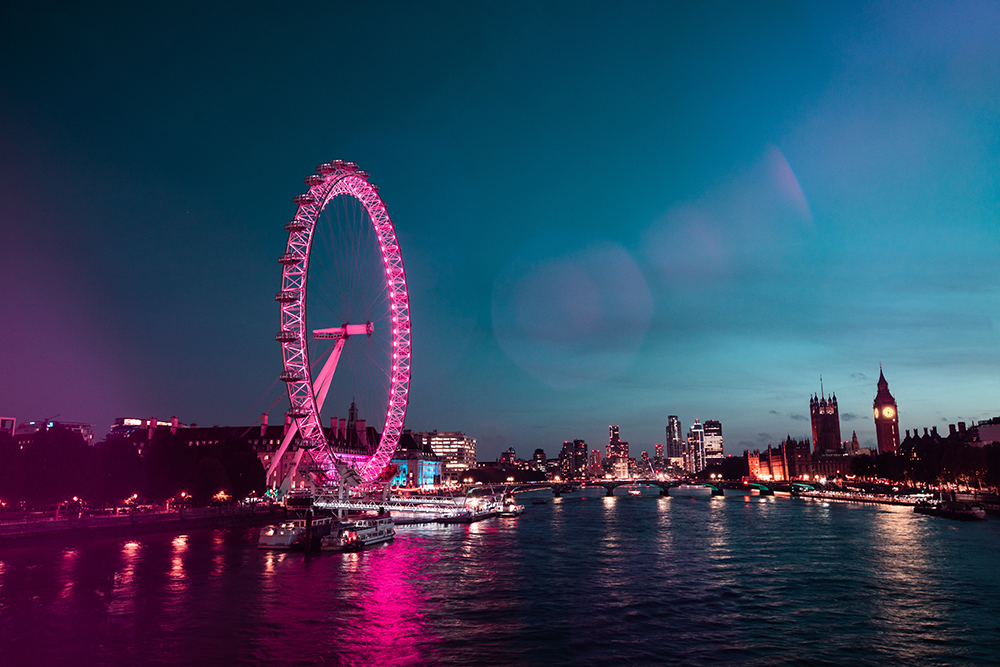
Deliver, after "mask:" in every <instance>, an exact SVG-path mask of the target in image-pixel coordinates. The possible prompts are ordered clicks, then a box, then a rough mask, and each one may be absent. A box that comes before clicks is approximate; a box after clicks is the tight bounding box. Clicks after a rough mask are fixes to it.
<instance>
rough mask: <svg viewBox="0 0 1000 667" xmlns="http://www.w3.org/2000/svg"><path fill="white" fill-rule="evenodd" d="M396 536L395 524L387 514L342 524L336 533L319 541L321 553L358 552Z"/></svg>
mask: <svg viewBox="0 0 1000 667" xmlns="http://www.w3.org/2000/svg"><path fill="white" fill-rule="evenodd" d="M395 536H396V522H395V521H394V520H393V518H392V517H391V516H389V515H388V514H384V515H379V516H372V517H368V518H364V519H357V520H355V521H348V522H347V523H342V524H341V525H340V527H339V529H338V531H337V532H336V533H330V534H329V535H327V536H326V537H324V538H323V539H322V540H320V549H321V550H323V551H358V550H360V549H364V548H365V547H367V546H371V545H373V544H379V543H380V542H387V541H389V540H391V539H392V538H393V537H395Z"/></svg>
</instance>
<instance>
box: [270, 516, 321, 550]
mask: <svg viewBox="0 0 1000 667" xmlns="http://www.w3.org/2000/svg"><path fill="white" fill-rule="evenodd" d="M306 521H307V519H306V517H299V518H295V519H292V520H291V521H285V522H283V523H279V524H275V525H273V526H264V527H263V528H261V529H260V537H259V538H258V539H257V548H258V549H299V548H302V547H304V546H305V540H306ZM332 527H333V518H332V517H328V516H314V517H312V527H311V530H312V539H313V540H319V539H321V538H323V537H324V536H326V535H329V534H330V529H331V528H332Z"/></svg>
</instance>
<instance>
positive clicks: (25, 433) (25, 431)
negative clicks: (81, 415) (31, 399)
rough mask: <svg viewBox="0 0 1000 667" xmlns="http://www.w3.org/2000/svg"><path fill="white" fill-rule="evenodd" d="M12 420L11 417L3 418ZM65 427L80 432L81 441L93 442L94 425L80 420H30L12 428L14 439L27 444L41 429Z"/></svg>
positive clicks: (89, 443)
mask: <svg viewBox="0 0 1000 667" xmlns="http://www.w3.org/2000/svg"><path fill="white" fill-rule="evenodd" d="M5 419H10V420H11V421H13V418H5ZM58 428H61V429H65V430H67V431H72V432H73V433H78V434H80V437H81V438H83V441H84V442H85V443H87V444H88V445H93V444H94V425H93V424H84V423H82V422H59V421H52V420H49V421H31V422H21V423H20V424H18V425H17V427H16V428H15V429H14V433H13V436H14V439H15V440H16V441H17V442H18V444H20V445H22V446H23V445H25V444H27V442H28V441H30V440H31V439H32V438H33V437H34V435H35V434H36V433H39V432H41V431H47V430H49V429H58Z"/></svg>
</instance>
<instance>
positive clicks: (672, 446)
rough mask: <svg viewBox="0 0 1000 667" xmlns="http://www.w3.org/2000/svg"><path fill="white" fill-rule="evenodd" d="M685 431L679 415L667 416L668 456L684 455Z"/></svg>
mask: <svg viewBox="0 0 1000 667" xmlns="http://www.w3.org/2000/svg"><path fill="white" fill-rule="evenodd" d="M685 449H686V447H684V433H683V432H682V431H681V420H680V419H678V418H677V415H670V416H669V417H667V458H668V459H679V458H681V457H682V456H684V450H685Z"/></svg>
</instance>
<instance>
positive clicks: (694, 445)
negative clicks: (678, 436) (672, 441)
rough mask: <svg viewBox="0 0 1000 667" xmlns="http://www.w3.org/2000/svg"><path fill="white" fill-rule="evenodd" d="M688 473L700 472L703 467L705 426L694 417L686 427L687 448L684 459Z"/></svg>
mask: <svg viewBox="0 0 1000 667" xmlns="http://www.w3.org/2000/svg"><path fill="white" fill-rule="evenodd" d="M685 464H686V469H687V471H688V472H689V473H696V472H700V471H701V470H702V469H704V468H705V427H704V425H703V424H700V423H698V420H697V419H695V420H694V423H693V424H691V428H689V429H688V450H687V457H686V460H685Z"/></svg>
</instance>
